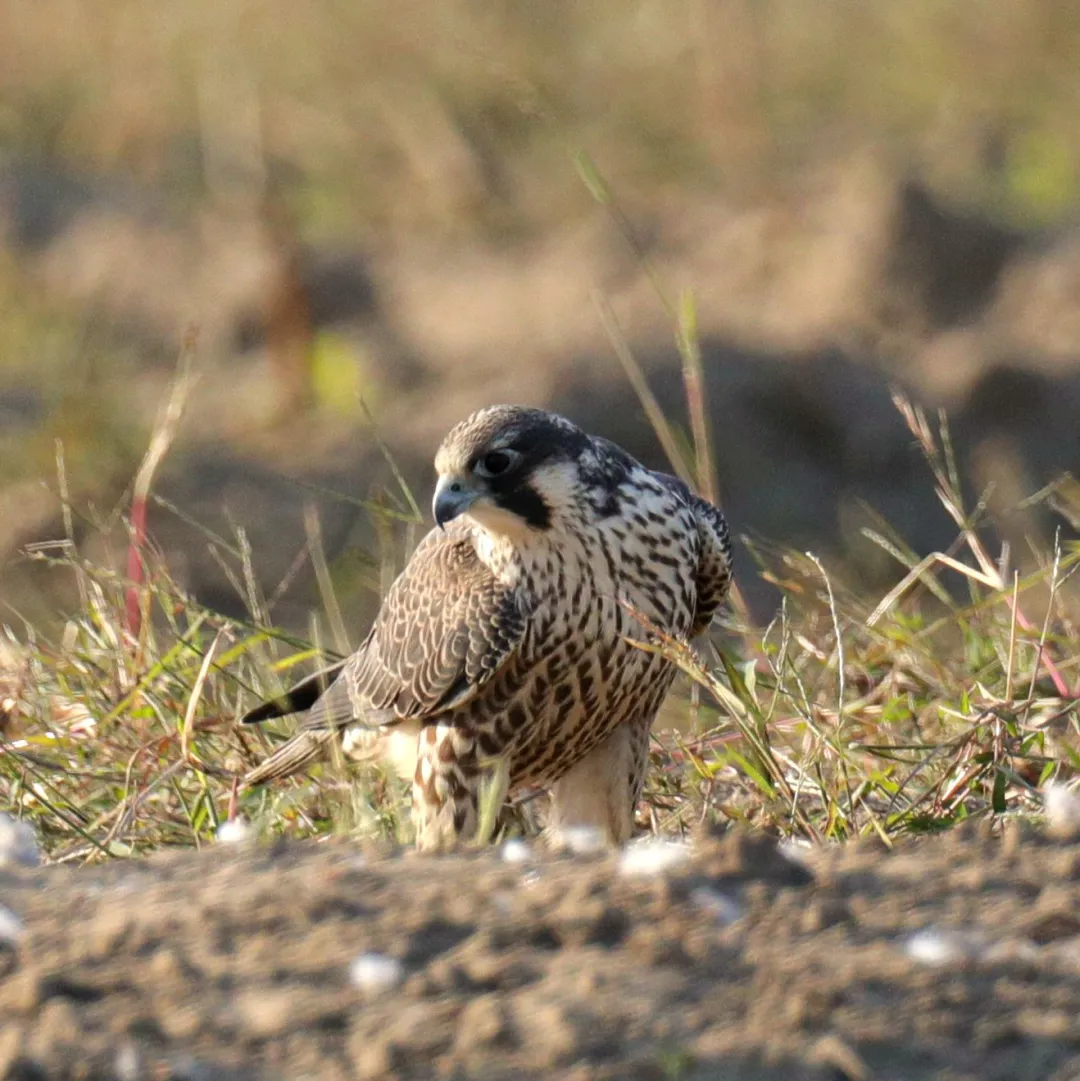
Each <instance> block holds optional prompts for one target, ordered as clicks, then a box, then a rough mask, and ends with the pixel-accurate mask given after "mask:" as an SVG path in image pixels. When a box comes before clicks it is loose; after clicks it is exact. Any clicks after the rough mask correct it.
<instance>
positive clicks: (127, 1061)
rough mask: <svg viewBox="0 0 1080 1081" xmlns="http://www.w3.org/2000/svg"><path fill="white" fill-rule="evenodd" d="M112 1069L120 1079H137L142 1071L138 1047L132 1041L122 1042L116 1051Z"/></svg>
mask: <svg viewBox="0 0 1080 1081" xmlns="http://www.w3.org/2000/svg"><path fill="white" fill-rule="evenodd" d="M113 1070H114V1071H115V1073H116V1076H117V1077H118V1078H119V1079H120V1081H138V1077H139V1075H140V1074H141V1073H142V1062H141V1061H140V1056H139V1049H138V1048H137V1047H136V1046H135V1045H134V1044H133V1043H124V1044H121V1045H120V1047H119V1048H118V1049H117V1051H116V1056H115V1057H114V1059H113Z"/></svg>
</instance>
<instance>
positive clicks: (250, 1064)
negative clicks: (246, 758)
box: [0, 822, 1080, 1081]
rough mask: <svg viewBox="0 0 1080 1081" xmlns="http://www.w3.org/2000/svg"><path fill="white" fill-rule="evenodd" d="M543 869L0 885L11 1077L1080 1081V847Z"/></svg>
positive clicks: (505, 864) (342, 854) (1030, 844)
mask: <svg viewBox="0 0 1080 1081" xmlns="http://www.w3.org/2000/svg"><path fill="white" fill-rule="evenodd" d="M512 854H520V853H512ZM675 855H676V856H678V855H680V853H676V854H675ZM651 856H652V853H645V854H642V853H640V852H639V853H637V854H636V855H635V857H632V858H634V859H637V860H639V861H640V860H644V861H645V862H648V861H649V860H650V858H651ZM661 856H662V857H663V856H670V850H668V849H664V851H663V852H662V853H661ZM529 857H530V858H528V859H526V860H524V861H521V862H516V861H511V860H508V859H507V858H505V855H504V853H503V852H502V851H501V850H498V849H496V850H493V851H491V852H485V853H477V854H467V855H462V856H455V857H442V858H430V857H427V858H425V857H418V856H413V855H411V854H402V853H396V852H382V851H361V850H360V849H359V848H358V847H356V846H355V845H352V844H350V843H347V842H344V841H336V842H334V843H326V844H322V845H313V844H306V845H302V844H296V843H285V842H280V843H277V844H275V845H273V846H271V847H265V846H264V847H261V848H254V849H247V848H242V847H236V846H219V847H217V848H215V849H214V850H212V851H206V852H202V853H196V852H189V851H185V852H176V853H168V854H163V855H161V856H158V857H155V858H152V859H148V860H145V861H141V862H130V863H113V864H111V865H108V866H102V867H97V868H80V869H75V868H65V867H45V868H41V869H37V870H32V871H12V870H8V871H3V872H0V900H2V904H3V906H4V907H5V909H7V910H9V911H8V912H6V913H0V915H2V916H3V919H0V932H2V933H3V934H2V936H0V937H4V936H6V937H7V938H9V939H14V940H15V944H14V945H12V946H9V947H8V948H6V952H0V972H2V973H3V975H2V978H0V1021H2V1027H0V1076H2V1077H4V1078H20V1079H31V1078H33V1079H38V1078H117V1079H120V1081H137V1079H141V1078H154V1079H164V1078H185V1079H191V1081H215V1079H230V1081H239V1079H242V1078H243V1079H249V1078H250V1079H255V1078H260V1079H261V1078H288V1079H298V1078H320V1079H322V1078H326V1079H336V1078H348V1077H359V1078H374V1077H394V1078H448V1079H449V1078H512V1077H513V1078H519V1077H522V1078H529V1077H537V1078H539V1077H545V1078H547V1077H565V1078H575V1079H577V1078H580V1079H582V1081H584V1079H586V1078H588V1079H593V1078H598V1079H603V1078H611V1079H615V1078H618V1079H624V1078H625V1079H642V1081H646V1079H654V1078H655V1079H657V1081H663V1079H669V1078H687V1079H689V1078H702V1079H704V1078H724V1079H726V1081H750V1079H758V1078H784V1079H795V1081H800V1079H807V1081H809V1079H815V1081H818V1079H821V1081H824V1079H827V1078H828V1079H844V1078H847V1079H863V1078H879V1079H905V1081H907V1079H918V1078H931V1077H932V1078H942V1079H950V1081H960V1079H973V1081H974V1079H979V1081H992V1079H997V1078H1000V1079H1002V1081H1004V1079H1009V1081H1024V1079H1034V1078H1039V1079H1047V1078H1053V1079H1056V1081H1064V1079H1066V1078H1068V1079H1073V1078H1080V844H1076V843H1073V844H1067V843H1062V842H1055V841H1052V840H1049V839H1047V838H1045V837H1043V836H1040V835H1039V834H1037V833H1036V832H1034V831H1033V830H1031V829H1029V828H1028V827H1027V826H1023V825H1021V824H1019V823H1016V822H1013V823H1008V824H1007V826H1006V828H1005V829H1004V831H1002V833H1001V835H999V836H995V835H991V833H990V831H989V830H981V829H978V828H971V829H966V830H961V831H955V832H953V833H951V834H949V835H947V836H943V837H939V838H927V839H920V840H918V841H912V842H909V843H907V844H904V845H902V846H900V847H898V848H897V849H895V850H894V851H893V852H891V853H887V852H885V851H884V850H882V849H881V848H880V847H879V846H876V845H866V844H860V845H857V846H849V847H844V848H838V849H832V850H828V851H822V852H817V853H812V854H806V855H800V856H799V858H798V859H795V858H792V857H790V856H788V855H783V854H781V853H780V852H779V851H778V850H777V848H776V846H775V845H774V844H773V843H772V842H771V841H769V840H767V839H764V838H751V837H748V836H745V835H741V834H738V833H733V832H729V833H727V834H724V835H722V836H721V835H708V836H705V835H703V836H701V837H699V838H697V839H696V841H695V843H694V845H693V846H692V847H691V855H690V856H689V858H686V859H684V860H683V862H678V863H677V864H676V865H675V866H669V867H667V868H663V869H659V868H657V867H649V868H647V869H646V870H647V872H648V873H637V874H633V873H630V872H631V871H633V870H634V868H633V867H631V866H627V864H626V863H625V860H626V857H622V860H623V862H621V861H620V857H619V856H615V855H607V854H594V855H562V856H550V855H549V856H543V857H540V856H537V855H536V854H535V853H529ZM639 870H640V869H639ZM12 916H14V917H17V920H18V921H21V924H22V927H21V929H20V928H19V927H18V926H16V925H15V923H14V922H13V920H12Z"/></svg>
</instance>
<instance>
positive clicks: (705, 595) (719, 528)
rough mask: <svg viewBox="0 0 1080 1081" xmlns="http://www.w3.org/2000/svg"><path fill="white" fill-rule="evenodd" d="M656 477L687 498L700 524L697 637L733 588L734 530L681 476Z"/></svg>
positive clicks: (695, 622) (659, 474)
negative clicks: (730, 528)
mask: <svg viewBox="0 0 1080 1081" xmlns="http://www.w3.org/2000/svg"><path fill="white" fill-rule="evenodd" d="M653 476H655V477H656V478H657V479H659V480H660V481H662V482H663V483H664V484H665V485H667V487H668V488H670V489H671V490H672V491H673V492H676V493H677V494H678V495H679V496H680V497H681V498H682V499H684V500H685V501H686V504H687V505H688V506H689V507H690V510H691V511H692V512H693V515H694V520H695V521H696V523H697V530H698V540H699V543H700V548H699V550H698V565H697V570H696V573H695V575H694V584H695V586H696V589H697V603H696V605H695V608H694V623H693V626H692V628H691V635H694V636H696V635H699V634H701V633H702V632H703V631H705V630H707V629H708V626H709V624H710V623H711V622H712V618H713V616H714V615H716V611H717V609H718V608H719V607H720V605H721V604H723V603H724V601H725V600H727V595H728V591H729V590H730V589H731V533H730V531H729V530H728V524H727V519H726V518H725V517H724V515H723V513H722V512H721V511H720V508H719V507H716V506H714V505H713V504H712V503H710V502H709V501H708V500H707V499H702V498H701V496H699V495H695V494H694V493H693V492H692V491H691V490H690V488H689V487H688V486H687V485H686V484H685V483H684V482H683V481H681V480H680V479H679V478H678V477H673V476H671V475H670V474H668V473H654V474H653Z"/></svg>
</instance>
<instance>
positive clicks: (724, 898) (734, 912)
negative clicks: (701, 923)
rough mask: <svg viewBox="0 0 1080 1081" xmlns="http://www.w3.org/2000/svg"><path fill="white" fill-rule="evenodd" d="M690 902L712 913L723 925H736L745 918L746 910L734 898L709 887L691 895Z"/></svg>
mask: <svg viewBox="0 0 1080 1081" xmlns="http://www.w3.org/2000/svg"><path fill="white" fill-rule="evenodd" d="M690 900H691V901H692V902H693V903H694V904H695V905H697V906H698V908H703V909H705V911H706V912H711V913H712V914H713V915H714V916H715V917H716V919H717V920H718V921H719V922H720V923H722V924H725V925H727V924H729V923H735V922H736V921H737V920H741V919H742V917H743V913H744V911H745V910H744V909H743V906H742V905H741V904H739V902H738V901H736V900H735V898H734V897H729V896H728V895H727V894H726V893H720V892H719V891H718V890H714V889H710V888H709V887H708V886H700V887H698V889H696V890H693V891H692V892H691V894H690Z"/></svg>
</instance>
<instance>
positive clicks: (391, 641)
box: [304, 527, 527, 729]
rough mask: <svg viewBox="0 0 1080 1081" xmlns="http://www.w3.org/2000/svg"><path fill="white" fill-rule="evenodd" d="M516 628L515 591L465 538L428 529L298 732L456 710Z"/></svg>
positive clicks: (505, 653)
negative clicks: (362, 639)
mask: <svg viewBox="0 0 1080 1081" xmlns="http://www.w3.org/2000/svg"><path fill="white" fill-rule="evenodd" d="M526 619H527V608H526V605H525V604H524V603H523V598H522V597H521V595H520V592H519V591H518V590H515V589H513V588H510V587H508V586H506V585H504V584H503V583H501V582H499V581H498V580H497V579H496V578H495V576H494V574H493V573H492V572H491V570H490V569H489V568H488V567H487V566H486V565H485V564H484V563H483V562H481V560H480V558H479V556H478V555H477V554H476V549H475V548H474V546H473V543H472V538H471V535H470V534H469V533H468V531H467V530H465V529H460V528H459V529H455V528H453V527H451V529H449V530H447V531H446V532H442V531H436V530H433V531H432V532H431V533H429V534H428V536H427V537H426V538H425V539H424V540H423V541H422V542H421V544H420V546H419V547H418V548H417V549H416V552H415V553H414V554H413V557H412V559H411V560H410V561H409V564H408V566H407V567H406V568H405V570H404V571H403V572H402V574H401V575H400V577H399V578H398V579H397V581H395V582H394V584H393V585H392V586H391V587H390V590H389V592H388V593H387V595H386V597H385V599H384V600H383V604H382V607H381V608H380V610H379V614H378V616H377V617H376V619H375V623H374V624H373V626H372V628H371V632H370V633H369V635H368V637H367V640H366V641H365V642H364V644H363V645H362V646H361V647H360V649H359V650H357V652H356V653H355V654H353V656H352V657H351V658H350V659H349V660H348V661H347V662H346V663H345V665H344V667H343V668H342V670H341V673H340V675H339V676H338V678H337V679H336V680H335V681H334V683H333V685H332V686H331V687H330V688H329V689H328V690H327V692H326V693H325V694H324V695H322V697H321V698H319V699H318V701H316V703H315V705H314V706H313V707H312V709H311V712H310V713H309V714H308V716H307V718H306V719H305V721H304V728H305V729H316V728H318V729H325V728H340V727H342V726H344V725H347V724H352V723H360V724H369V725H371V726H373V727H377V726H381V725H385V724H394V723H396V722H399V721H404V720H416V719H422V718H425V717H429V716H433V715H435V714H438V713H441V712H445V711H446V710H448V709H451V708H453V707H455V706H459V705H461V704H463V703H464V702H466V701H468V700H469V699H470V698H471V697H472V696H473V695H475V694H476V692H477V691H478V690H479V689H480V688H481V687H482V686H483V685H484V684H485V683H486V682H487V681H488V680H489V679H490V678H491V676H492V675H493V674H494V673H495V672H497V671H498V670H499V668H501V667H502V665H503V664H504V663H505V662H506V660H507V659H508V658H509V657H510V655H511V654H512V653H513V652H514V650H515V649H516V648H517V646H518V644H519V643H520V641H521V638H522V635H523V634H524V632H525V625H526Z"/></svg>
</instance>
